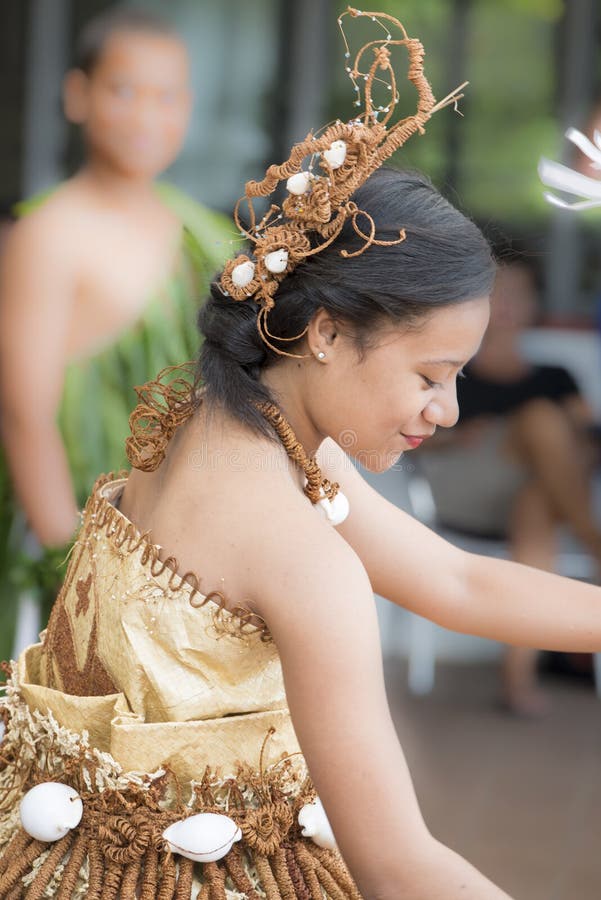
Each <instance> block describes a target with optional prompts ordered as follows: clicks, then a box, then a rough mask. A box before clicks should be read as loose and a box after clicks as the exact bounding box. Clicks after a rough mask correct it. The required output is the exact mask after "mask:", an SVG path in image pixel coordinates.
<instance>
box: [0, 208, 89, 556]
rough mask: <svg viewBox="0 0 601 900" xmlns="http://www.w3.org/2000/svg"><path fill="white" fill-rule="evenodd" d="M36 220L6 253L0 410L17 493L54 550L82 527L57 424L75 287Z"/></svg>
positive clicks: (16, 233)
mask: <svg viewBox="0 0 601 900" xmlns="http://www.w3.org/2000/svg"><path fill="white" fill-rule="evenodd" d="M35 215H36V214H35V213H34V214H32V216H31V217H26V218H25V219H23V220H22V221H21V222H19V223H18V224H17V225H16V226H15V227H14V229H13V230H12V233H11V234H10V235H9V238H8V240H7V243H6V246H5V248H4V249H3V254H2V266H1V270H0V408H1V410H2V413H1V415H2V440H3V443H4V446H5V449H6V455H7V457H8V464H9V467H10V471H11V475H12V479H13V483H14V487H15V491H16V494H17V496H18V498H19V500H20V502H21V504H22V506H23V509H24V510H25V514H26V516H27V519H28V521H29V524H30V525H31V527H32V529H33V530H34V532H35V533H36V535H37V537H38V539H39V540H40V541H41V542H42V543H43V544H46V545H50V546H52V545H60V544H64V543H65V542H66V541H68V540H69V539H70V537H71V535H72V533H73V531H74V530H75V527H76V524H77V506H76V502H75V497H74V493H73V488H72V485H71V478H70V474H69V468H68V464H67V458H66V454H65V450H64V447H63V443H62V439H61V435H60V432H59V429H58V427H57V425H56V414H57V409H58V405H59V402H60V394H61V390H62V382H63V371H64V353H65V340H66V335H67V327H68V321H69V317H70V315H71V310H72V299H73V298H72V295H73V293H74V286H73V284H72V279H71V276H70V268H71V267H70V263H69V258H68V257H67V256H66V253H65V248H64V246H63V243H61V242H60V241H59V240H58V238H59V236H58V235H57V234H55V233H54V232H53V230H52V229H45V230H42V229H40V228H39V223H38V221H36V220H35V219H34V216H35ZM74 252H75V249H74V248H73V249H72V250H71V251H70V255H71V254H72V253H74Z"/></svg>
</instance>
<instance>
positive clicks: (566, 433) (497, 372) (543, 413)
mask: <svg viewBox="0 0 601 900" xmlns="http://www.w3.org/2000/svg"><path fill="white" fill-rule="evenodd" d="M492 300H493V302H492V312H491V320H490V324H489V327H488V330H487V332H486V334H485V336H484V340H483V343H482V346H481V349H480V351H479V352H478V354H477V356H476V357H475V358H474V359H473V360H472V362H471V363H470V365H469V366H468V367H467V368H466V372H465V375H466V377H465V379H462V380H461V381H459V382H458V400H459V409H460V418H459V423H458V425H457V426H456V427H455V428H454V429H453V430H452V431H451V432H450V433H448V434H445V435H442V434H441V435H436V437H435V438H433V439H432V441H431V442H429V443H430V446H429V447H428V451H427V452H420V453H419V457H418V462H419V467H420V469H421V470H422V472H423V474H424V475H425V477H426V478H427V479H428V481H429V483H430V486H431V489H432V493H433V497H434V502H435V505H436V512H437V518H438V522H439V524H440V525H441V526H447V527H449V528H452V529H455V530H458V531H461V532H464V533H466V534H470V535H473V536H477V537H483V538H492V539H497V540H498V539H502V540H506V541H507V542H508V544H509V547H510V552H511V557H512V559H514V560H515V561H516V562H520V563H524V564H526V565H529V566H534V567H536V568H539V569H545V570H547V571H552V570H553V568H554V562H555V554H556V538H557V526H558V525H559V524H560V523H561V524H565V525H567V526H569V527H570V529H571V530H572V532H573V533H574V535H575V536H577V537H578V538H579V539H580V541H581V542H582V543H583V544H584V546H585V547H586V548H587V549H588V550H589V552H590V553H591V554H592V555H593V557H594V559H595V560H596V561H597V562H598V563H601V530H600V529H599V527H598V525H597V524H596V522H595V520H594V515H593V510H592V503H591V486H590V476H591V473H592V468H593V466H592V462H593V457H592V448H591V446H590V444H589V439H588V437H587V428H588V426H590V425H591V424H592V412H591V410H590V409H589V407H588V405H587V403H586V401H585V400H584V398H583V397H582V396H581V395H580V394H579V390H578V386H577V384H576V382H575V381H574V379H573V378H572V376H571V375H570V374H569V373H568V372H567V371H566V370H565V369H563V368H560V367H558V366H540V365H533V364H532V363H530V362H529V361H528V360H527V359H525V358H524V355H523V353H522V350H521V347H520V340H519V338H520V335H521V333H522V332H523V331H524V329H526V328H527V327H529V326H531V325H532V324H533V322H534V319H535V317H536V313H537V292H536V284H535V279H534V275H533V272H532V270H531V268H530V267H529V266H528V265H527V264H526V263H525V262H523V261H520V260H515V261H512V262H509V263H506V264H505V265H502V266H500V268H499V272H498V275H497V281H496V284H495V289H494V292H493V298H492ZM540 602H541V603H544V597H541V598H540ZM536 667H537V651H536V650H532V649H528V648H523V647H508V648H507V650H506V653H505V655H504V659H503V665H502V697H501V700H502V703H503V705H504V707H505V708H507V709H509V710H510V711H511V712H513V713H516V714H518V715H526V716H537V715H541V714H543V713H544V712H546V711H547V709H548V707H549V700H548V697H547V696H546V695H545V694H544V693H543V692H542V691H541V690H540V688H539V686H538V682H537V671H536Z"/></svg>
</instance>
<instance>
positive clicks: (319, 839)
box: [298, 797, 336, 850]
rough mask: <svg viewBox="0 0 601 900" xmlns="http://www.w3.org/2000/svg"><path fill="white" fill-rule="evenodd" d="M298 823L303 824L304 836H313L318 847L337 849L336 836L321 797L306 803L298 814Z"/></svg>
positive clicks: (312, 838)
mask: <svg viewBox="0 0 601 900" xmlns="http://www.w3.org/2000/svg"><path fill="white" fill-rule="evenodd" d="M298 824H299V825H300V826H301V829H302V834H303V837H308V838H311V840H312V841H313V843H314V844H317V846H318V847H324V848H325V849H326V850H335V849H336V838H335V837H334V832H333V831H332V826H331V825H330V823H329V822H328V817H327V816H326V811H325V809H324V808H323V805H322V802H321V800H320V799H319V797H317V798H316V799H315V801H314V802H313V803H305V805H304V806H303V808H302V809H301V810H300V812H299V814H298Z"/></svg>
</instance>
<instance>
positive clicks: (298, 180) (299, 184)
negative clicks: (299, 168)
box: [286, 172, 311, 195]
mask: <svg viewBox="0 0 601 900" xmlns="http://www.w3.org/2000/svg"><path fill="white" fill-rule="evenodd" d="M286 187H287V188H288V190H289V191H290V193H291V194H299V195H300V194H306V193H307V191H308V190H309V188H310V187H311V173H310V172H297V173H296V174H295V175H291V176H290V178H289V179H288V181H287V182H286Z"/></svg>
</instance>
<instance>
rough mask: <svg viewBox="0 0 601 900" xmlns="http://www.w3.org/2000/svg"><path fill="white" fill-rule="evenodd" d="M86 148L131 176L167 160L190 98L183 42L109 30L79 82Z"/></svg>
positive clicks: (180, 136) (150, 173)
mask: <svg viewBox="0 0 601 900" xmlns="http://www.w3.org/2000/svg"><path fill="white" fill-rule="evenodd" d="M81 90H82V94H83V96H82V100H83V109H84V113H83V115H82V121H81V124H83V126H84V130H85V135H86V140H87V143H88V146H89V148H90V151H91V152H92V153H96V154H97V155H98V156H100V157H102V158H103V159H105V160H106V161H107V162H108V163H109V164H110V165H111V166H113V167H114V168H116V169H117V170H119V171H121V172H123V173H124V174H127V175H129V176H133V177H142V178H153V177H154V176H155V175H158V174H159V173H160V172H162V171H163V170H164V169H165V168H167V166H168V165H169V164H170V163H171V162H173V160H174V159H175V157H176V156H177V154H178V153H179V151H180V148H181V145H182V143H183V140H184V137H185V134H186V129H187V126H188V121H189V116H190V107H191V98H190V87H189V64H188V56H187V53H186V49H185V47H184V45H183V44H182V43H181V41H179V40H178V39H177V38H173V37H170V36H169V35H160V34H150V33H144V32H139V33H138V32H123V33H116V34H114V35H112V36H111V37H110V38H109V39H108V40H107V42H106V46H105V47H104V48H103V50H102V55H101V57H100V59H99V61H98V62H97V64H96V66H95V67H94V69H93V71H92V72H91V74H90V75H89V76H87V78H86V79H85V81H84V82H83V84H82V86H81Z"/></svg>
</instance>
